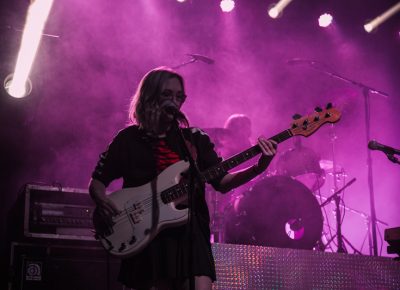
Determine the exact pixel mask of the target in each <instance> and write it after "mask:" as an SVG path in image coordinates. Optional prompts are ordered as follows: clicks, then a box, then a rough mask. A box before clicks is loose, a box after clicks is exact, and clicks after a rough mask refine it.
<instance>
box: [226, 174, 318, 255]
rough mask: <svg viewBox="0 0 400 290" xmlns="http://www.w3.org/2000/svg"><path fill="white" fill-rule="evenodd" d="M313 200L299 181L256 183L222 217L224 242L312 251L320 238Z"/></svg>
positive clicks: (284, 178)
mask: <svg viewBox="0 0 400 290" xmlns="http://www.w3.org/2000/svg"><path fill="white" fill-rule="evenodd" d="M322 225H323V218H322V212H321V209H320V206H319V203H318V201H317V199H316V198H315V197H314V195H313V194H312V193H311V191H310V190H309V189H308V188H307V187H306V186H305V185H303V184H302V183H300V182H299V181H296V180H294V179H292V178H290V177H287V176H271V177H267V178H265V179H263V180H261V181H259V182H258V183H257V184H256V185H254V186H253V187H252V188H251V189H250V190H249V191H247V192H246V193H245V194H244V195H243V197H242V198H241V199H239V200H237V201H236V203H235V204H232V205H231V207H230V208H229V209H228V210H227V212H226V215H225V242H226V243H231V244H247V245H258V246H269V247H280V248H292V249H312V248H313V247H314V246H315V245H316V243H317V241H319V240H320V238H321V234H322Z"/></svg>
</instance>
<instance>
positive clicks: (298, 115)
mask: <svg viewBox="0 0 400 290" xmlns="http://www.w3.org/2000/svg"><path fill="white" fill-rule="evenodd" d="M292 118H293V120H298V119H300V118H301V115H300V114H297V113H296V114H294V115H293V116H292Z"/></svg>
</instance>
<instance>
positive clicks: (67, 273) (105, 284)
mask: <svg viewBox="0 0 400 290" xmlns="http://www.w3.org/2000/svg"><path fill="white" fill-rule="evenodd" d="M118 271H119V260H117V259H115V258H112V257H110V256H109V255H108V254H107V253H106V252H105V251H104V249H102V248H100V247H92V246H68V245H65V246H64V245H49V244H48V245H39V244H29V243H18V242H12V243H11V256H10V273H9V289H13V290H14V289H15V290H21V289H22V290H39V289H40V290H54V289H57V290H72V289H74V290H80V289H82V290H87V289H96V290H120V289H122V288H123V287H122V285H121V284H120V283H119V282H117V277H118Z"/></svg>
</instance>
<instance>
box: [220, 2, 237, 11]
mask: <svg viewBox="0 0 400 290" xmlns="http://www.w3.org/2000/svg"><path fill="white" fill-rule="evenodd" d="M219 7H221V10H222V11H223V12H231V11H232V10H233V8H235V1H233V0H222V1H221V2H220V4H219Z"/></svg>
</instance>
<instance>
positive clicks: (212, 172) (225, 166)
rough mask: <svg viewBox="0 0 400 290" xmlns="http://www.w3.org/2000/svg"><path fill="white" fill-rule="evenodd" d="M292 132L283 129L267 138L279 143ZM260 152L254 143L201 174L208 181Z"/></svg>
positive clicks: (290, 135)
mask: <svg viewBox="0 0 400 290" xmlns="http://www.w3.org/2000/svg"><path fill="white" fill-rule="evenodd" d="M292 136H293V134H292V132H291V130H290V129H288V130H285V131H283V132H281V133H279V134H277V135H275V136H273V137H271V138H269V139H272V140H274V141H275V142H277V143H281V142H283V141H285V140H287V139H289V138H290V137H292ZM260 153H261V148H260V147H259V146H258V145H254V146H252V147H250V148H249V149H246V150H244V151H243V152H241V153H238V154H236V155H234V156H232V157H230V158H228V159H227V160H225V161H223V162H221V163H220V164H218V165H215V166H213V167H211V168H209V169H207V170H206V171H204V172H203V173H202V174H203V176H204V179H205V180H206V181H207V182H209V181H211V180H213V179H215V178H217V177H219V176H221V175H222V174H223V173H224V172H226V171H228V170H230V169H232V168H234V167H236V166H238V165H240V164H242V163H244V162H246V161H247V160H250V159H251V158H253V157H254V156H256V155H258V154H260Z"/></svg>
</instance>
